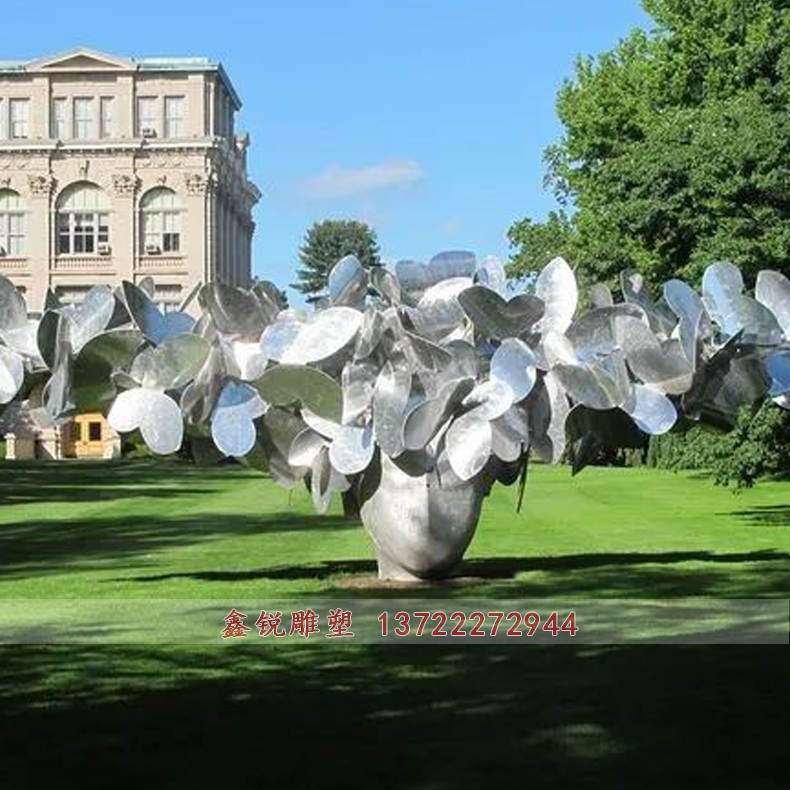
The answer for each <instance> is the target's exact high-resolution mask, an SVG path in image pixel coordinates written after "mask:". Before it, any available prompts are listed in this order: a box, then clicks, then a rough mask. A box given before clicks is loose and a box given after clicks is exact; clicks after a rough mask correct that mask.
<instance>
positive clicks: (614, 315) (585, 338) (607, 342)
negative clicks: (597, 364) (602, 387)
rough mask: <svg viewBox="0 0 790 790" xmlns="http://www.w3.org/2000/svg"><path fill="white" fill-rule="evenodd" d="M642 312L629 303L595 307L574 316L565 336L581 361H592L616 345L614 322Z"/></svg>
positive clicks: (616, 331) (616, 334) (610, 351)
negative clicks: (577, 316)
mask: <svg viewBox="0 0 790 790" xmlns="http://www.w3.org/2000/svg"><path fill="white" fill-rule="evenodd" d="M644 317H645V314H644V311H643V310H642V309H641V308H640V307H638V306H637V305H633V304H618V305H614V306H613V307H597V308H595V309H593V310H590V311H588V312H586V313H584V315H582V316H580V317H579V318H577V319H576V320H575V321H574V322H573V323H572V324H571V325H570V327H569V328H568V331H567V333H566V337H567V338H568V340H570V342H571V344H572V345H573V350H574V352H575V355H576V357H577V358H578V359H580V360H581V361H582V362H593V361H595V360H596V359H597V358H599V357H604V356H608V355H609V354H611V353H612V352H613V351H614V350H615V349H616V348H618V346H619V344H620V343H619V341H620V339H621V336H622V333H621V332H619V331H618V330H617V325H618V323H619V322H620V321H622V320H624V319H634V318H635V319H644Z"/></svg>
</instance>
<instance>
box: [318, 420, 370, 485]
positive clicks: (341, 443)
mask: <svg viewBox="0 0 790 790" xmlns="http://www.w3.org/2000/svg"><path fill="white" fill-rule="evenodd" d="M375 449H376V447H375V444H374V442H373V427H372V425H371V424H370V423H368V424H367V425H366V426H365V427H364V428H358V427H356V426H354V425H343V426H342V427H341V428H340V430H339V431H338V433H337V436H335V438H334V440H333V441H332V444H331V446H330V448H329V460H330V461H331V463H332V466H333V467H334V469H336V470H337V471H338V472H339V473H340V474H341V475H355V474H358V473H359V472H362V471H364V470H365V469H366V468H367V467H368V465H369V464H370V462H371V461H372V460H373V451H374V450H375Z"/></svg>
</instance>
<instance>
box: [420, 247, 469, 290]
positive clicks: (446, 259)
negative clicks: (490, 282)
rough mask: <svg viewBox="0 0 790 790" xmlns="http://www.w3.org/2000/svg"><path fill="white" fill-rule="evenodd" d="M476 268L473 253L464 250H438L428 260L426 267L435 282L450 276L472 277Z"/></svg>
mask: <svg viewBox="0 0 790 790" xmlns="http://www.w3.org/2000/svg"><path fill="white" fill-rule="evenodd" d="M476 268H477V258H476V257H475V254H474V253H473V252H468V251H466V250H449V251H447V252H440V253H439V254H438V255H434V256H433V258H431V260H430V261H428V269H429V271H430V273H431V276H432V277H433V282H435V283H437V282H441V281H442V280H448V279H450V278H451V277H472V276H473V275H474V273H475V269H476Z"/></svg>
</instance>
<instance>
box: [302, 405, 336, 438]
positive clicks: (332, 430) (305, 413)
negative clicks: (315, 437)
mask: <svg viewBox="0 0 790 790" xmlns="http://www.w3.org/2000/svg"><path fill="white" fill-rule="evenodd" d="M301 415H302V419H303V420H304V421H305V422H306V423H307V425H309V426H310V427H311V428H312V429H313V430H314V431H316V432H317V433H320V434H321V436H325V437H326V438H327V439H334V438H335V436H337V434H338V433H339V431H340V423H338V422H335V421H334V420H327V419H325V418H324V417H321V415H319V414H316V413H315V412H313V411H310V409H308V408H306V407H304V406H303V407H302V410H301Z"/></svg>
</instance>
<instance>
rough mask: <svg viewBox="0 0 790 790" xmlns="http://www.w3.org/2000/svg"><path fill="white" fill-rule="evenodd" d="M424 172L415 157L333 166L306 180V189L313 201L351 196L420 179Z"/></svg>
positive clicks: (306, 193)
mask: <svg viewBox="0 0 790 790" xmlns="http://www.w3.org/2000/svg"><path fill="white" fill-rule="evenodd" d="M422 175H423V172H422V167H421V166H420V163H419V162H416V161H414V160H413V159H391V160H389V161H387V162H379V163H378V164H375V165H368V166H367V167H357V168H353V167H351V168H347V167H343V166H342V165H330V166H329V167H327V168H326V170H324V171H323V172H321V173H319V174H318V175H316V176H313V177H312V178H309V179H308V180H307V181H305V183H304V187H303V191H304V194H305V196H306V197H307V198H309V199H310V200H324V199H327V198H339V197H350V196H352V195H363V194H365V193H367V192H374V191H377V190H380V189H387V188H388V187H392V186H396V185H397V184H408V183H411V182H414V181H419V180H420V179H421V178H422Z"/></svg>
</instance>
